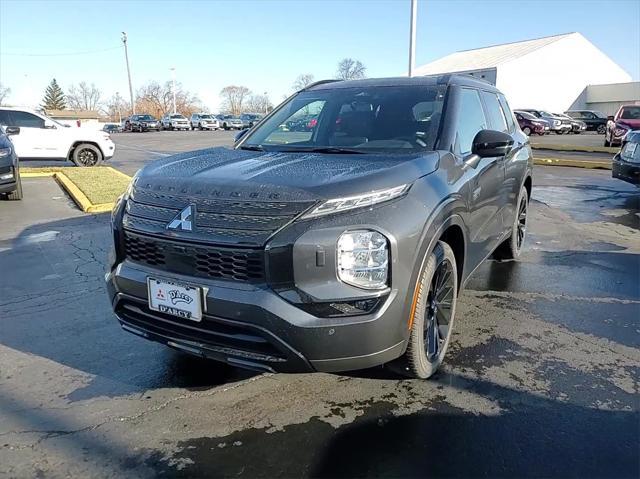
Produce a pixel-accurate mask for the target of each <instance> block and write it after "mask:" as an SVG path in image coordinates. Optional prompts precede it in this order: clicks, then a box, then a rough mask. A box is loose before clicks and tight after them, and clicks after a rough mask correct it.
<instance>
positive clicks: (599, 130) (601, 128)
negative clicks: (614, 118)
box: [596, 125, 607, 135]
mask: <svg viewBox="0 0 640 479" xmlns="http://www.w3.org/2000/svg"><path fill="white" fill-rule="evenodd" d="M606 132H607V127H606V126H604V125H598V128H596V133H598V134H600V135H604V134H605V133H606Z"/></svg>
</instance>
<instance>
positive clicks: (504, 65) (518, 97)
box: [414, 33, 631, 112]
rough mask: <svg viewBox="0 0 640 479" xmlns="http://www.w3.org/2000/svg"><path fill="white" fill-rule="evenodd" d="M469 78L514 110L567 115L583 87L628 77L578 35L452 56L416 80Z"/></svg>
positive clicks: (430, 66)
mask: <svg viewBox="0 0 640 479" xmlns="http://www.w3.org/2000/svg"><path fill="white" fill-rule="evenodd" d="M440 73H467V74H471V75H473V76H477V77H480V78H484V79H485V80H487V81H489V82H491V83H493V84H494V85H496V86H497V87H498V88H499V89H500V90H501V91H502V92H503V93H504V94H505V95H506V96H507V98H508V100H509V103H510V104H511V106H512V108H540V109H544V110H549V111H552V112H562V111H565V110H568V109H569V107H571V106H572V105H573V104H574V102H575V101H576V99H577V98H578V97H579V96H580V95H581V94H582V92H583V91H584V90H585V88H586V87H587V85H599V84H603V83H626V82H630V81H631V76H630V75H629V74H628V73H627V72H625V71H624V70H623V69H622V68H620V67H619V66H618V65H617V64H616V63H615V62H613V60H611V59H610V58H609V57H607V56H606V55H605V54H604V53H602V52H601V51H600V50H599V49H598V48H597V47H596V46H595V45H593V44H592V43H591V42H590V41H589V40H587V39H586V38H585V37H583V36H582V35H581V34H580V33H566V34H563V35H554V36H551V37H544V38H538V39H535V40H526V41H523V42H515V43H505V44H503V45H495V46H490V47H485V48H478V49H475V50H465V51H461V52H456V53H452V54H451V55H447V56H446V57H443V58H440V59H439V60H436V61H433V62H431V63H428V64H426V65H423V66H421V67H418V68H417V69H416V70H415V73H414V75H416V76H418V75H433V74H440Z"/></svg>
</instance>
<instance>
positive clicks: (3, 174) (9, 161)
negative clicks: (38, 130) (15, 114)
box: [0, 126, 22, 200]
mask: <svg viewBox="0 0 640 479" xmlns="http://www.w3.org/2000/svg"><path fill="white" fill-rule="evenodd" d="M19 134H20V128H19V127H17V126H0V198H1V197H4V198H6V199H9V200H21V199H22V181H20V165H19V164H18V155H16V150H15V148H14V147H13V143H11V140H10V139H9V137H10V136H11V135H19Z"/></svg>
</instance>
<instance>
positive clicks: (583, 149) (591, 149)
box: [531, 143, 620, 155]
mask: <svg viewBox="0 0 640 479" xmlns="http://www.w3.org/2000/svg"><path fill="white" fill-rule="evenodd" d="M531 148H533V149H534V150H553V151H575V152H579V153H611V154H612V155H615V154H616V153H618V151H619V150H620V148H615V147H609V146H576V145H544V144H540V143H532V144H531Z"/></svg>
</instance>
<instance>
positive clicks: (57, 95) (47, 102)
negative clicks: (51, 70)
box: [42, 78, 66, 110]
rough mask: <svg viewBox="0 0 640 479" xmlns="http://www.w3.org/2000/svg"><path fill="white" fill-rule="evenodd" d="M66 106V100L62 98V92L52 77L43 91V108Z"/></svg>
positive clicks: (62, 108) (62, 107)
mask: <svg viewBox="0 0 640 479" xmlns="http://www.w3.org/2000/svg"><path fill="white" fill-rule="evenodd" d="M65 107H66V101H65V98H64V92H63V91H62V88H60V85H58V82H57V81H56V79H55V78H54V79H53V80H51V83H49V86H48V87H47V89H46V90H45V91H44V98H43V99H42V109H43V110H64V109H65Z"/></svg>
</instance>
